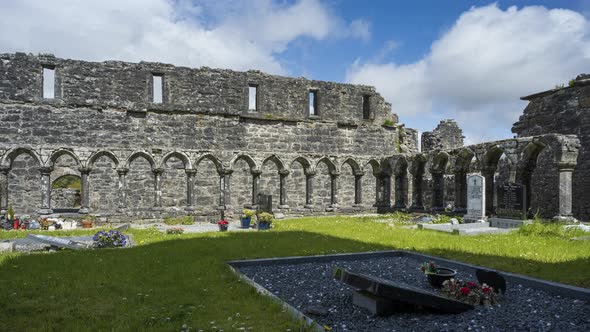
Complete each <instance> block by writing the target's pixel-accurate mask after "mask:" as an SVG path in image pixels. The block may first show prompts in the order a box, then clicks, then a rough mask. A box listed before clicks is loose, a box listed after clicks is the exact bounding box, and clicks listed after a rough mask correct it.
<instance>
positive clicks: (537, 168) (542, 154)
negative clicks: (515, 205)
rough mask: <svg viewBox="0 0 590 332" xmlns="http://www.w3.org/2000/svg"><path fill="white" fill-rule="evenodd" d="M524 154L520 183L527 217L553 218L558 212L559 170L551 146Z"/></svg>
mask: <svg viewBox="0 0 590 332" xmlns="http://www.w3.org/2000/svg"><path fill="white" fill-rule="evenodd" d="M529 152H531V153H526V154H525V158H526V159H525V160H524V167H523V172H522V183H523V184H524V185H525V188H526V189H525V194H526V195H525V197H526V206H527V209H528V216H529V217H533V216H534V215H538V216H540V217H542V218H553V217H554V216H555V214H556V213H555V212H556V211H559V190H555V189H554V188H559V169H558V168H557V166H556V164H555V162H554V155H553V150H552V149H551V146H548V145H547V146H542V145H540V144H539V145H537V146H536V148H535V149H534V151H529Z"/></svg>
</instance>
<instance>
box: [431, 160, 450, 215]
mask: <svg viewBox="0 0 590 332" xmlns="http://www.w3.org/2000/svg"><path fill="white" fill-rule="evenodd" d="M448 161H449V156H448V155H447V154H446V153H444V152H441V153H439V154H437V155H436V156H435V157H434V160H433V163H432V167H431V169H430V174H431V175H432V204H431V208H432V209H433V210H435V211H441V210H444V209H445V206H446V205H447V204H446V202H445V198H446V197H445V196H447V197H448V195H445V188H446V187H448V185H449V184H448V183H445V182H448V180H446V181H445V174H446V168H447V163H448Z"/></svg>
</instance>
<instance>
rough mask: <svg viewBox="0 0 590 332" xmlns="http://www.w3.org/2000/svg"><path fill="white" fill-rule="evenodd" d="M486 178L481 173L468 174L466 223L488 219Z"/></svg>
mask: <svg viewBox="0 0 590 332" xmlns="http://www.w3.org/2000/svg"><path fill="white" fill-rule="evenodd" d="M485 192H486V179H485V177H483V176H481V175H479V174H470V175H469V176H467V214H466V215H465V216H464V217H463V221H464V222H465V223H474V222H485V221H486V199H485Z"/></svg>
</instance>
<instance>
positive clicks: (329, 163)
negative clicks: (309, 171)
mask: <svg viewBox="0 0 590 332" xmlns="http://www.w3.org/2000/svg"><path fill="white" fill-rule="evenodd" d="M321 163H324V164H325V165H326V166H327V167H328V170H329V171H330V172H337V171H338V168H337V167H336V164H334V162H333V161H332V160H330V158H328V157H322V158H320V160H318V161H317V162H316V163H315V166H314V170H316V169H317V167H318V165H320V164H321Z"/></svg>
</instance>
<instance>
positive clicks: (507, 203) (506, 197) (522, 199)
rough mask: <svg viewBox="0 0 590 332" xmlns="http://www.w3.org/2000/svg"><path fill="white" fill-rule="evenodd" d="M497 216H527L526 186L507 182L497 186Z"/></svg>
mask: <svg viewBox="0 0 590 332" xmlns="http://www.w3.org/2000/svg"><path fill="white" fill-rule="evenodd" d="M496 214H497V216H498V218H503V219H518V220H524V219H526V217H527V206H526V187H525V186H524V185H522V184H519V183H514V182H507V183H504V184H502V185H500V186H498V207H497V208H496Z"/></svg>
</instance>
